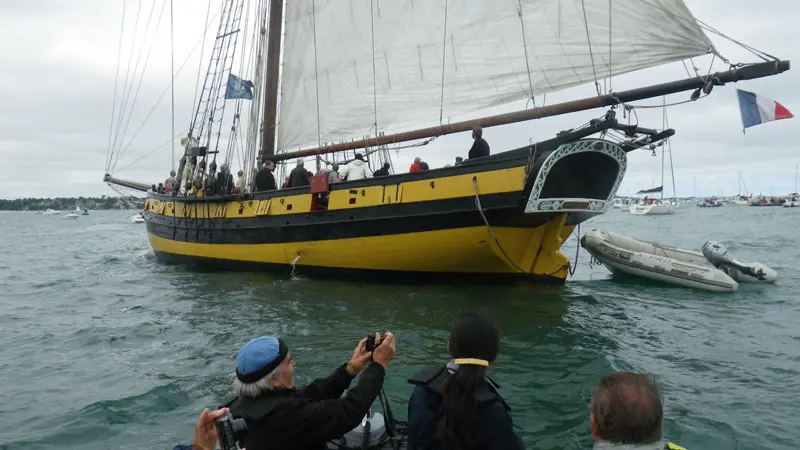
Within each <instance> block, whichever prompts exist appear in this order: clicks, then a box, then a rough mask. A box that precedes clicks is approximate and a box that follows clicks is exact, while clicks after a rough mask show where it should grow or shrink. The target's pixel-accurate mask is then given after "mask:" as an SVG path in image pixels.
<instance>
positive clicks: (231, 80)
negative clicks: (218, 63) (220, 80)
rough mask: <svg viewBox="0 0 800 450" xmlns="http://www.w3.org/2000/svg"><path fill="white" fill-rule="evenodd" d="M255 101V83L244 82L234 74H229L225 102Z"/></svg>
mask: <svg viewBox="0 0 800 450" xmlns="http://www.w3.org/2000/svg"><path fill="white" fill-rule="evenodd" d="M235 99H245V100H252V99H253V82H252V81H248V80H243V79H241V78H239V77H237V76H236V75H234V74H232V73H231V74H228V87H227V89H225V100H235Z"/></svg>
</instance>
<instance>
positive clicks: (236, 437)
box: [217, 413, 247, 450]
mask: <svg viewBox="0 0 800 450" xmlns="http://www.w3.org/2000/svg"><path fill="white" fill-rule="evenodd" d="M217 435H218V436H219V448H220V450H239V449H241V448H242V447H241V446H240V445H239V444H240V443H241V441H242V439H243V438H244V437H245V435H247V423H245V421H244V419H234V418H233V416H232V415H231V414H230V413H228V414H227V415H225V416H222V417H220V418H219V419H217Z"/></svg>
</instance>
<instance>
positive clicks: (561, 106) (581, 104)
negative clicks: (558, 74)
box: [264, 0, 790, 161]
mask: <svg viewBox="0 0 800 450" xmlns="http://www.w3.org/2000/svg"><path fill="white" fill-rule="evenodd" d="M273 1H274V0H273ZM270 37H271V35H270ZM270 45H272V43H270ZM270 57H271V55H270ZM789 68H790V62H789V61H784V60H775V61H768V62H763V63H756V64H751V65H747V66H743V67H740V68H738V69H733V70H727V71H724V72H717V73H715V74H713V75H711V76H710V77H694V78H687V79H684V80H679V81H673V82H669V83H662V84H657V85H653V86H648V87H643V88H638V89H631V90H628V91H621V92H618V93H615V94H606V95H599V96H594V97H588V98H583V99H580V100H573V101H570V102H565V103H557V104H552V105H547V106H542V107H538V108H532V109H528V110H523V111H515V112H511V113H506V114H498V115H494V116H488V117H484V118H481V119H473V120H465V121H462V122H455V123H450V124H442V125H439V126H434V127H429V128H422V129H418V130H413V131H406V132H401V133H395V134H386V135H382V136H377V137H370V138H366V139H361V140H355V141H351V142H343V143H340V144H332V145H328V146H321V147H314V148H310V149H306V150H297V151H294V152H284V153H281V154H280V155H276V156H275V157H274V158H273V159H274V160H275V161H283V160H287V159H293V158H301V157H305V156H314V155H323V154H328V153H334V152H341V151H344V150H355V149H359V148H365V147H374V146H379V145H387V144H394V143H398V142H406V141H412V140H417V139H426V138H431V137H435V136H444V135H448V134H453V133H459V132H463V131H469V130H471V129H472V127H473V126H475V125H480V126H481V127H483V128H488V127H494V126H498V125H506V124H510V123H516V122H523V121H528V120H533V119H541V118H543V117H551V116H558V115H561V114H569V113H574V112H578V111H586V110H589V109H594V108H603V107H607V106H614V105H618V104H620V103H628V102H633V101H637V100H644V99H648V98H653V97H658V96H662V95H668V94H674V93H677V92H683V91H690V90H699V89H705V90H706V91H707V92H709V93H710V92H711V89H712V87H713V86H723V85H725V84H726V83H730V82H735V81H740V80H752V79H755V78H763V77H767V76H772V75H777V74H779V73H782V72H785V71H787V70H789ZM707 81H708V83H707ZM695 95H697V96H699V92H697V93H695V94H693V97H695ZM273 112H274V111H273ZM267 130H270V131H271V132H272V134H271V139H272V140H273V141H274V136H275V135H274V129H273V128H271V127H270V128H268V127H267V126H266V125H265V127H264V133H265V136H266V132H267Z"/></svg>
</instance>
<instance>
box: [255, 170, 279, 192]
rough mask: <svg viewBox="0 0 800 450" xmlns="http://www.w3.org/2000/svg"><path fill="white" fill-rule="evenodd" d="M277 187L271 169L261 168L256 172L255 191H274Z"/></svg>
mask: <svg viewBox="0 0 800 450" xmlns="http://www.w3.org/2000/svg"><path fill="white" fill-rule="evenodd" d="M275 189H278V185H277V184H275V176H274V175H272V171H271V170H269V169H267V168H261V170H259V171H258V172H256V191H257V192H261V191H274V190H275Z"/></svg>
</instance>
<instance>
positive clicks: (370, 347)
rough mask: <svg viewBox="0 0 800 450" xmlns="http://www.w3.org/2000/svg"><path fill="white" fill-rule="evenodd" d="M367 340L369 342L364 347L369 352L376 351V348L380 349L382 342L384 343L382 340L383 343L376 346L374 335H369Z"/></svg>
mask: <svg viewBox="0 0 800 450" xmlns="http://www.w3.org/2000/svg"><path fill="white" fill-rule="evenodd" d="M366 338H367V342H366V343H365V344H364V347H366V348H367V351H368V352H371V351H373V350H375V348H376V347H380V346H381V342H383V341H382V340H381V342H378V345H375V335H374V334H369V335H367V336H366Z"/></svg>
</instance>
